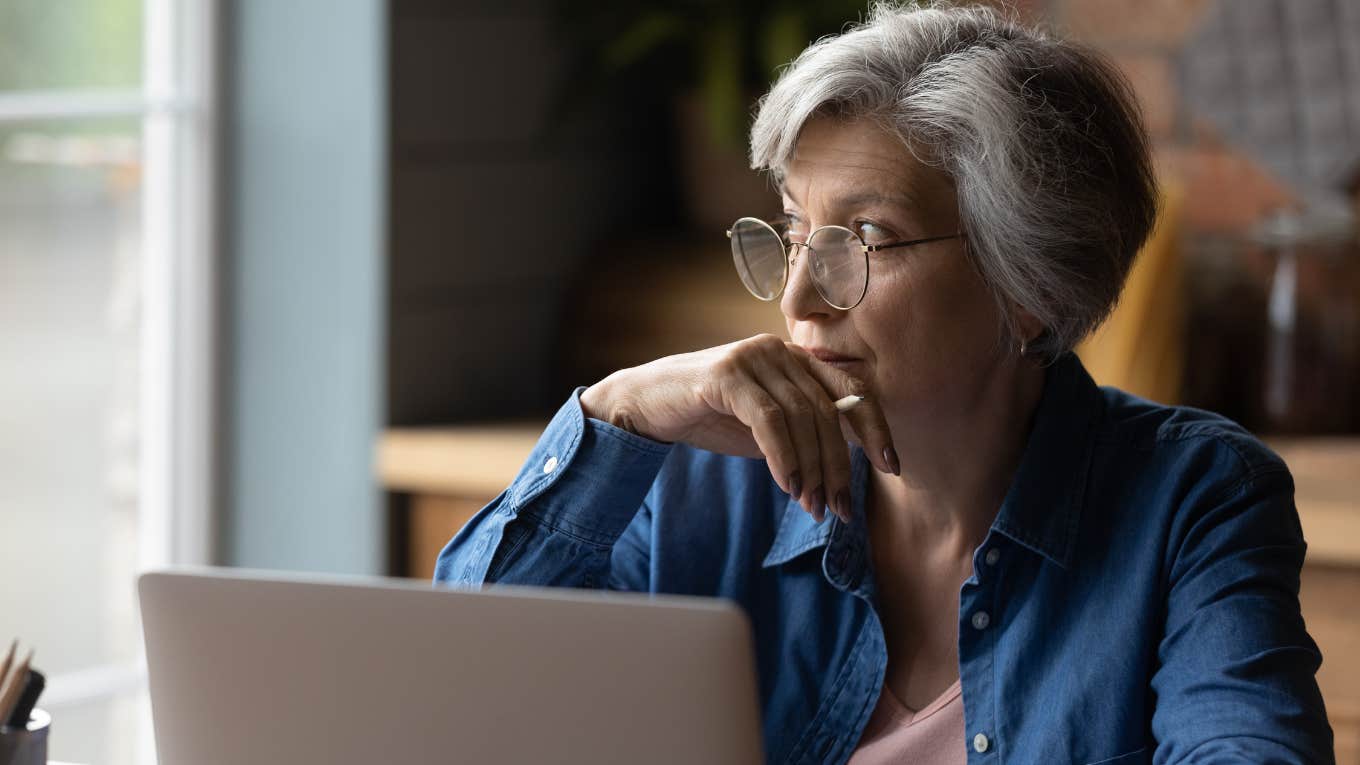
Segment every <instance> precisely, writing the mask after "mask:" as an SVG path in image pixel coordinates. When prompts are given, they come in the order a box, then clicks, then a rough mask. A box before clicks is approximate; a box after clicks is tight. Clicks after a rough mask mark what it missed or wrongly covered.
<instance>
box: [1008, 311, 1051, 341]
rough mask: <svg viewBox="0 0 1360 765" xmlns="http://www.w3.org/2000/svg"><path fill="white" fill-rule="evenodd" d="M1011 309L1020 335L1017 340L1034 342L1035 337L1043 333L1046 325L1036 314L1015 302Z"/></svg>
mask: <svg viewBox="0 0 1360 765" xmlns="http://www.w3.org/2000/svg"><path fill="white" fill-rule="evenodd" d="M1011 311H1012V313H1011V315H1012V316H1014V317H1015V326H1016V329H1017V330H1018V331H1019V335H1020V336H1019V337H1017V338H1016V340H1024V341H1025V342H1027V343H1029V342H1033V341H1034V338H1036V337H1038V336H1039V335H1040V334H1042V333H1043V331H1044V325H1043V324H1042V323H1041V322H1040V321H1039V320H1038V319H1037V318H1035V316H1034V314H1032V313H1030V312H1029V311H1027V310H1025V309H1024V308H1022V307H1020V306H1018V305H1015V304H1013V303H1012V304H1011Z"/></svg>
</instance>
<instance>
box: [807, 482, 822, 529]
mask: <svg viewBox="0 0 1360 765" xmlns="http://www.w3.org/2000/svg"><path fill="white" fill-rule="evenodd" d="M809 504H811V505H812V517H813V518H816V519H817V522H818V523H821V522H822V521H823V520H824V519H825V518H826V492H825V491H824V490H823V489H822V487H820V486H818V487H817V490H816V491H814V492H812V502H811V503H809Z"/></svg>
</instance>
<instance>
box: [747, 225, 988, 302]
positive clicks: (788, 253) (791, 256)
mask: <svg viewBox="0 0 1360 765" xmlns="http://www.w3.org/2000/svg"><path fill="white" fill-rule="evenodd" d="M743 221H751V222H753V223H759V224H760V225H762V226H764V227H765V228H766V229H768V230H769V231H770V233H771V234H774V237H775V239H777V240H779V243H780V245H781V246H782V247H783V249H784V278H783V280H782V281H781V282H780V284H779V289H778V290H776V291H775V293H774V294H773V295H771V296H770V297H768V298H764V297H761V296H760V295H757V294H756V293H754V292H752V291H751V288H750V287H749V286H747V283H746V280H745V279H742V280H741V284H742V286H743V287H746V291H747V292H749V293H750V294H751V297H754V298H755V299H756V300H760V301H763V302H766V303H769V302H773V301H775V300H778V299H779V296H780V295H783V294H784V288H785V287H787V286H788V285H789V267H790V266H796V265H798V253H797V251H796V249H795V248H798V247H806V248H807V249H808V251H809V252H811V253H813V254H815V253H816V250H813V249H812V245H810V244H809V243H808V242H811V241H812V238H813V237H815V236H816V235H817V232H819V231H821V230H823V229H828V228H834V229H840V230H841V231H844V232H846V233H848V234H849V235H850V236H853V237H854V238H855V239H857V240H858V241H859V246H860V250H861V251H862V255H863V257H864V286H863V287H862V288H860V293H859V297H858V298H856V299H855V302H853V303H851V304H850V305H847V306H844V307H842V306H839V305H836V304H835V303H833V302H831V299H830V298H828V297H827V296H826V292H825V290H824V289H823V288H822V285H821V284H820V283H819V282H818V281H817V277H816V275H815V274H812V273H809V276H811V277H812V286H813V287H816V288H817V294H818V295H820V296H821V298H822V300H823V301H825V302H826V304H827V305H829V306H831V307H832V308H835V309H837V310H839V311H848V310H850V309H851V308H854V307H855V306H857V305H859V304H860V303H862V302H864V296H865V295H867V294H869V253H871V252H878V251H879V250H891V249H894V248H897V247H911V246H913V245H917V244H927V243H929V242H939V241H943V240H945V239H962V238H963V232H962V231H959V232H956V233H953V234H946V235H944V236H928V237H925V238H923V239H908V240H904V241H901V242H889V243H888V244H865V243H864V237H862V236H860V235H859V233H858V232H856V231H854V230H852V229H848V228H846V227H845V226H838V225H836V224H834V223H829V224H827V225H825V226H818V227H817V228H815V229H813V230H812V231H809V232H808V235H807V241H804V242H790V241H787V240H785V238H784V237H783V236H782V235H781V234H780V233H779V232H778V231H777V230H775V227H774V226H772V225H770V223H769V222H768V221H765V220H762V219H760V218H753V217H750V216H744V217H741V218H737V219H736V221H734V222H733V223H732V226H731V228H728V229H727V238H728V239H729V240H731V239H732V232H733V230H735V229H736V228H737V226H739V225H741V224H742V222H743ZM737 254H738V253H737V252H735V251H734V252H733V253H732V256H733V261H734V263H735V261H736V259H737ZM741 259H742V261H743V262H744V261H745V257H744V256H743V257H742V258H741ZM747 275H748V276H750V277H751V281H752V282H754V281H755V276H754V275H753V274H751V273H750V272H749V267H748V272H747ZM738 276H740V274H738Z"/></svg>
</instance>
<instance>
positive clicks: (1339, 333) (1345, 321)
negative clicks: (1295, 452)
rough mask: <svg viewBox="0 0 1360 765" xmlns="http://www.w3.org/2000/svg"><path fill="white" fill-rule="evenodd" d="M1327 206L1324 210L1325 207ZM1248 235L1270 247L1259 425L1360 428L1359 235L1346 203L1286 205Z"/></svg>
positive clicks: (1295, 429)
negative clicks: (1292, 207) (1290, 207)
mask: <svg viewBox="0 0 1360 765" xmlns="http://www.w3.org/2000/svg"><path fill="white" fill-rule="evenodd" d="M1324 210H1325V211H1324ZM1251 239H1252V240H1253V241H1254V243H1256V244H1257V245H1259V246H1260V247H1262V248H1263V249H1264V250H1265V254H1266V255H1267V262H1268V263H1269V268H1270V270H1271V275H1270V278H1269V281H1268V284H1267V288H1266V332H1265V349H1264V350H1265V358H1264V360H1263V361H1264V364H1263V369H1262V371H1263V379H1262V383H1261V397H1262V401H1261V425H1262V429H1264V430H1266V431H1268V432H1273V433H1299V434H1303V433H1345V432H1354V431H1355V430H1357V429H1360V417H1358V416H1357V415H1358V414H1360V392H1358V390H1357V389H1360V241H1357V237H1356V226H1355V218H1354V215H1353V214H1351V213H1350V211H1349V210H1345V209H1341V208H1311V209H1309V210H1305V211H1302V212H1299V211H1287V212H1285V211H1282V212H1279V213H1276V214H1275V215H1273V216H1271V217H1270V218H1268V219H1266V220H1265V221H1263V222H1262V223H1261V224H1260V225H1259V226H1258V227H1256V229H1255V230H1254V231H1253V232H1252V236H1251Z"/></svg>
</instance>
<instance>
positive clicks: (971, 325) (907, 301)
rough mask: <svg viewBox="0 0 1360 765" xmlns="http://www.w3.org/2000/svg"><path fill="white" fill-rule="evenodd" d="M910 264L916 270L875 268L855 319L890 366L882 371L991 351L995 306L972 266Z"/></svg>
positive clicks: (960, 263)
mask: <svg viewBox="0 0 1360 765" xmlns="http://www.w3.org/2000/svg"><path fill="white" fill-rule="evenodd" d="M956 257H958V258H961V257H962V255H961V254H960V255H958V256H956ZM911 265H914V266H919V267H917V268H907V267H905V266H906V264H901V265H900V266H899V267H897V268H893V269H887V268H883V269H879V273H876V274H875V275H874V276H873V280H874V281H873V282H872V283H871V286H870V291H869V295H866V296H865V299H864V303H863V304H861V307H863V308H864V309H865V311H864V312H863V313H862V315H861V316H860V317H856V318H857V319H858V320H859V321H857V324H858V325H859V329H860V335H861V336H862V337H864V338H865V340H866V341H867V342H869V343H870V344H871V346H872V347H873V349H874V352H875V356H876V357H877V358H878V360H879V361H880V363H881V364H884V365H885V366H887V367H888V369H885V370H883V371H885V372H887V371H889V370H891V369H900V368H901V366H902V362H908V361H909V362H914V363H915V364H916V365H919V364H921V363H925V364H927V365H928V366H937V365H938V363H939V362H941V361H943V360H947V359H950V358H958V357H959V356H961V355H962V356H966V355H968V354H969V351H970V350H978V351H989V350H990V349H991V348H992V344H993V343H994V342H995V341H996V338H997V328H998V326H999V325H998V315H997V312H996V303H995V302H994V301H993V299H992V296H991V293H990V292H989V291H988V290H987V287H986V285H985V284H984V283H983V282H982V280H981V278H980V277H979V276H978V275H977V272H976V271H975V270H974V269H973V268H972V266H971V265H969V264H968V263H967V262H965V261H961V260H952V259H951V260H943V259H942V260H940V261H935V262H929V263H916V264H911ZM880 277H881V278H880ZM931 362H936V363H931ZM918 368H919V367H918ZM922 371H924V370H922Z"/></svg>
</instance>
